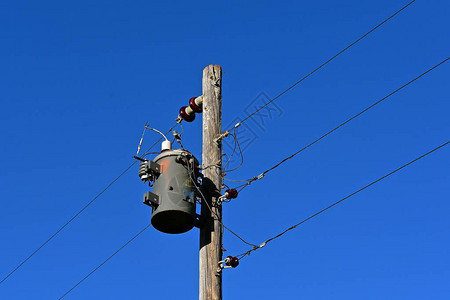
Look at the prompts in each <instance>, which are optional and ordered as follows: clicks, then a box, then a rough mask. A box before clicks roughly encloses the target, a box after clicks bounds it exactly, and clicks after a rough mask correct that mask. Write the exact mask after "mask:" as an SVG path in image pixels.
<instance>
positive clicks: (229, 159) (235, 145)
mask: <svg viewBox="0 0 450 300" xmlns="http://www.w3.org/2000/svg"><path fill="white" fill-rule="evenodd" d="M230 135H231V136H232V137H233V140H234V146H233V152H231V155H230V156H229V157H228V159H227V162H226V163H225V166H224V167H223V169H224V170H226V169H227V168H228V165H229V164H230V162H231V159H232V158H233V155H234V153H236V148H237V141H236V135H235V134H233V133H231V134H230Z"/></svg>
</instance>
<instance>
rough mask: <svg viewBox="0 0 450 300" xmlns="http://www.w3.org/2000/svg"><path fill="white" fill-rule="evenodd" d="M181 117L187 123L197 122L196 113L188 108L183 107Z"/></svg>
mask: <svg viewBox="0 0 450 300" xmlns="http://www.w3.org/2000/svg"><path fill="white" fill-rule="evenodd" d="M179 114H180V117H181V118H182V119H183V120H185V121H186V122H192V121H194V120H195V113H194V111H193V110H192V109H191V108H190V107H188V106H183V107H182V108H180V112H179Z"/></svg>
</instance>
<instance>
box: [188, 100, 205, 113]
mask: <svg viewBox="0 0 450 300" xmlns="http://www.w3.org/2000/svg"><path fill="white" fill-rule="evenodd" d="M196 100H197V97H192V98H191V99H189V107H190V108H191V109H192V110H193V111H194V112H196V113H201V112H202V110H203V109H202V103H201V102H200V101H196Z"/></svg>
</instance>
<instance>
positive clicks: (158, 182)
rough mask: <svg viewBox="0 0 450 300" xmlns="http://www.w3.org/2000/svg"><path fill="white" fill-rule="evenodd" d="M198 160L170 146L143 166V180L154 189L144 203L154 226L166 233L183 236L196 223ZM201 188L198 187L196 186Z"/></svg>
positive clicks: (145, 196) (140, 171)
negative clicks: (148, 208) (149, 210)
mask: <svg viewBox="0 0 450 300" xmlns="http://www.w3.org/2000/svg"><path fill="white" fill-rule="evenodd" d="M198 165H199V163H198V160H197V159H196V158H195V157H194V156H193V155H192V154H191V153H190V152H189V151H187V150H184V149H178V150H171V149H170V146H169V147H167V149H165V150H163V151H162V152H161V153H160V154H159V155H157V156H156V157H155V158H154V159H153V161H150V160H147V161H144V162H142V163H141V164H140V166H139V177H140V178H141V180H142V181H144V182H148V183H149V185H150V186H153V192H147V193H145V194H144V201H143V202H144V204H147V205H149V206H151V208H152V216H151V223H152V225H153V227H154V228H156V229H157V230H159V231H162V232H164V233H183V232H187V231H189V230H191V229H192V228H193V227H194V225H195V224H196V220H197V215H196V210H195V208H196V194H197V188H199V186H198V185H199V184H198V182H197V178H198V177H199V176H200V173H199V171H198V169H197V167H198ZM196 185H197V186H196Z"/></svg>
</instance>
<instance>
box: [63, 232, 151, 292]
mask: <svg viewBox="0 0 450 300" xmlns="http://www.w3.org/2000/svg"><path fill="white" fill-rule="evenodd" d="M150 225H151V224H148V225H147V226H145V227H144V228H143V229H141V231H139V232H138V233H137V234H136V235H134V236H133V237H132V238H131V239H129V240H128V241H127V242H126V243H125V244H123V245H122V246H121V247H120V248H119V249H117V250H116V251H115V252H114V253H113V254H111V255H110V256H109V257H108V258H107V259H105V260H104V261H103V262H102V263H101V264H99V265H98V266H97V267H96V268H94V269H93V270H92V271H91V272H89V273H88V274H87V275H86V276H84V277H83V278H82V279H81V280H80V281H78V282H77V283H76V284H75V285H74V286H73V287H71V288H70V289H69V290H68V291H67V292H65V293H64V294H63V295H62V296H61V297H60V298H59V299H60V300H61V299H62V298H64V297H65V296H67V295H68V294H69V293H70V292H71V291H73V290H74V289H75V288H76V287H77V286H79V285H80V284H81V283H82V282H83V281H85V280H86V279H88V278H89V276H91V275H92V274H94V273H95V272H96V271H97V270H98V269H100V268H101V267H102V266H103V265H104V264H106V263H107V262H108V261H109V260H110V259H111V258H113V257H114V256H115V255H116V254H117V253H119V252H120V251H122V250H123V248H125V247H126V246H128V244H130V243H131V242H132V241H133V240H134V239H136V238H137V237H138V236H139V235H141V233H143V232H144V231H145V230H147V228H149V227H150Z"/></svg>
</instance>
